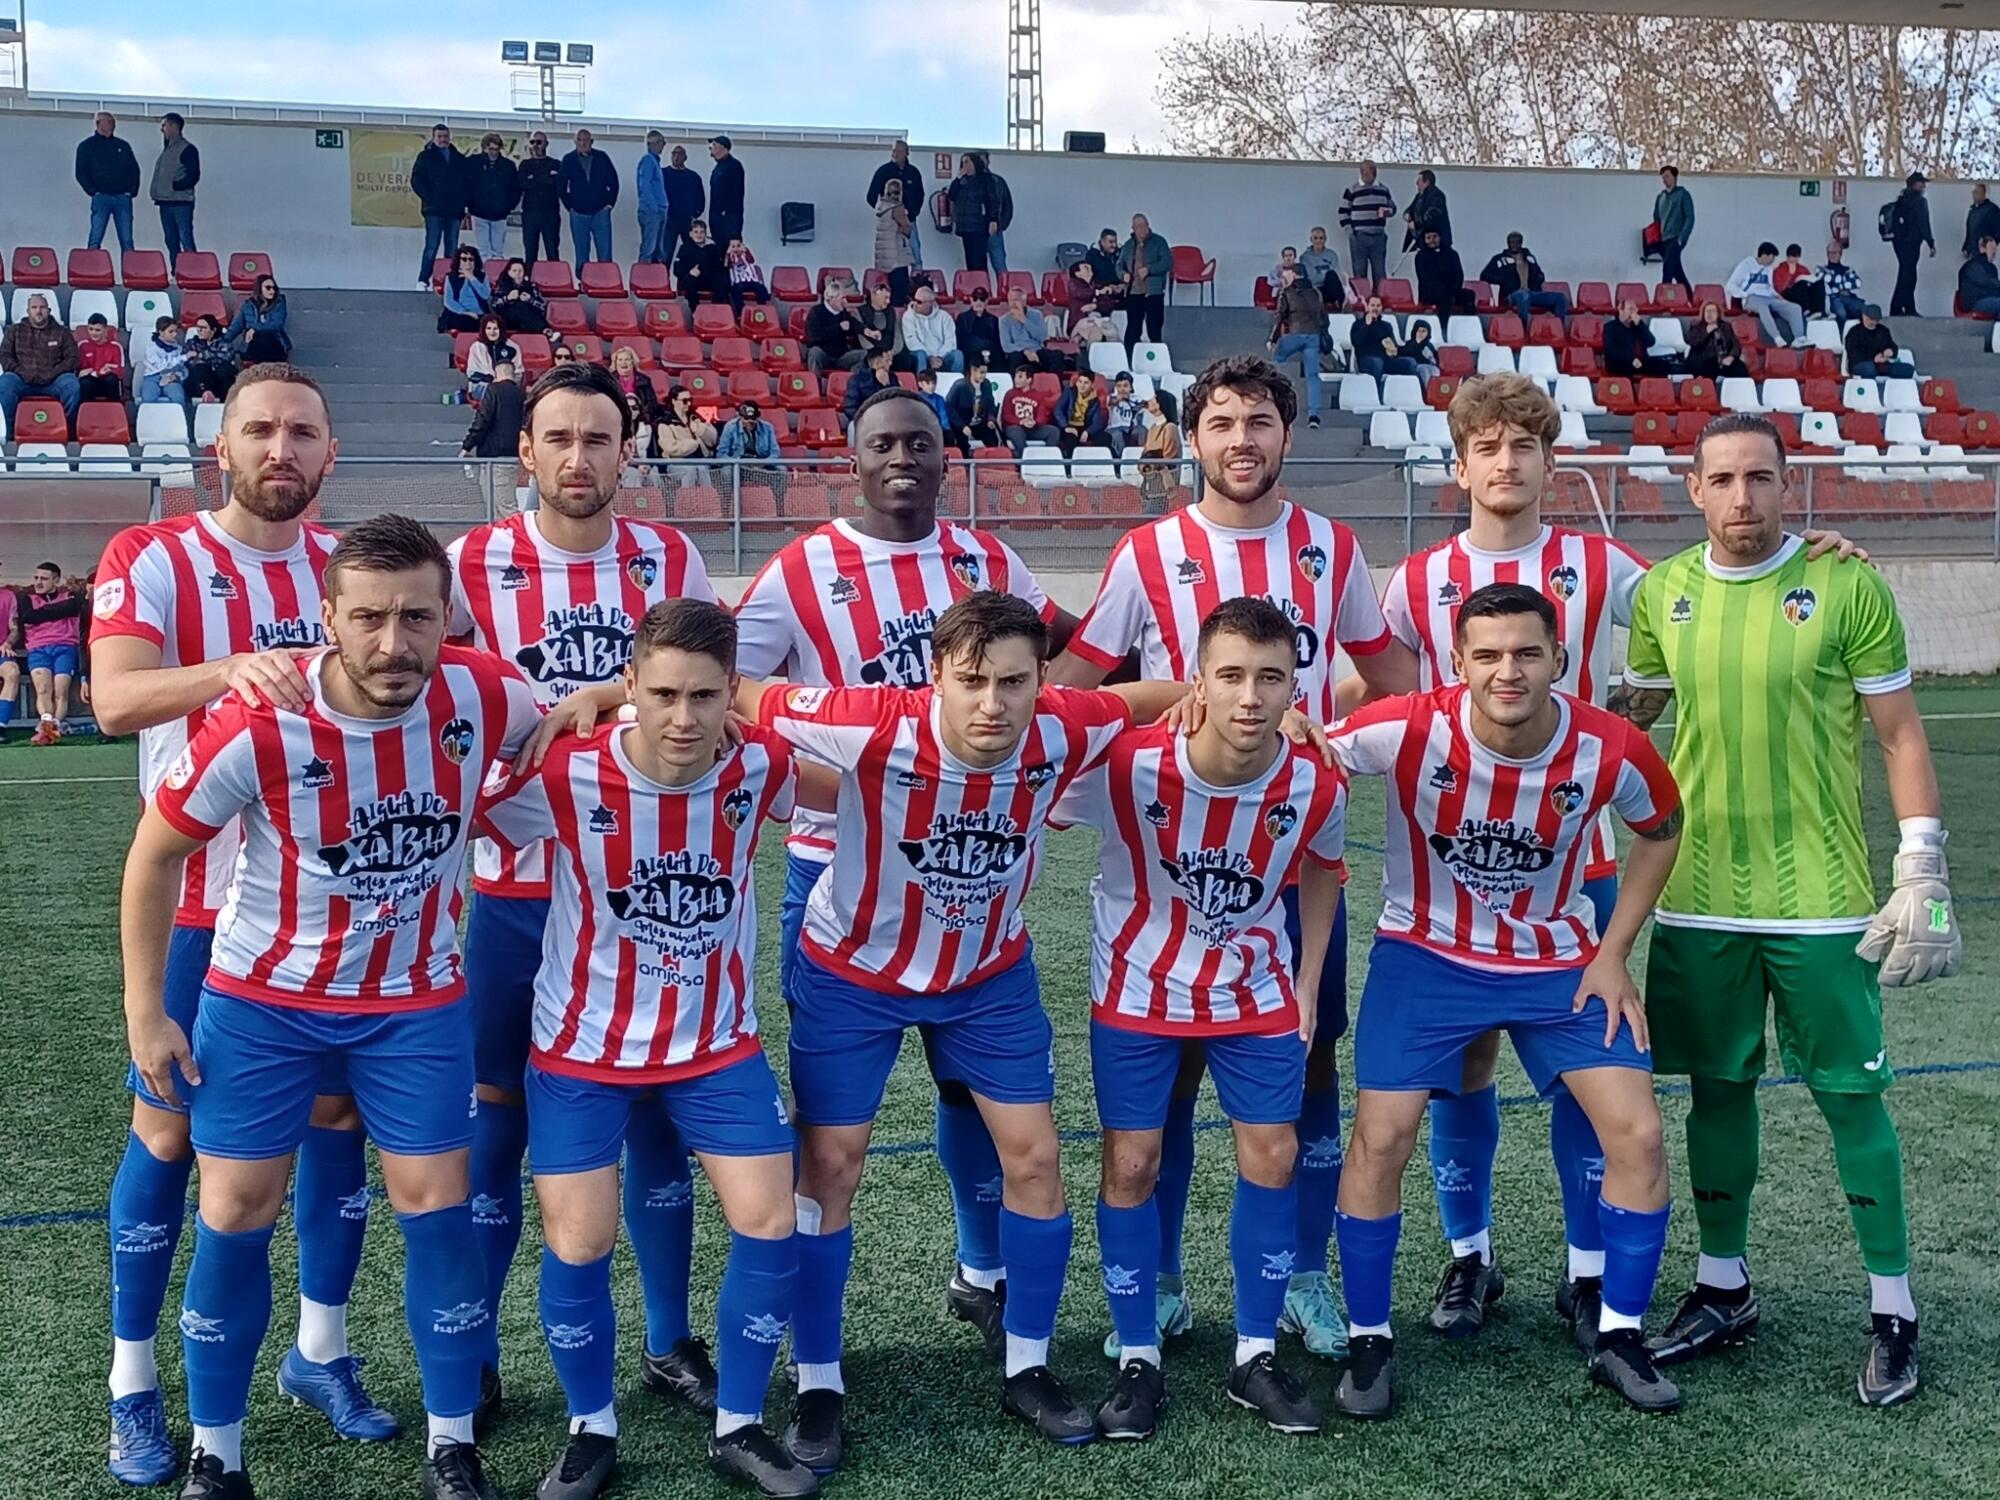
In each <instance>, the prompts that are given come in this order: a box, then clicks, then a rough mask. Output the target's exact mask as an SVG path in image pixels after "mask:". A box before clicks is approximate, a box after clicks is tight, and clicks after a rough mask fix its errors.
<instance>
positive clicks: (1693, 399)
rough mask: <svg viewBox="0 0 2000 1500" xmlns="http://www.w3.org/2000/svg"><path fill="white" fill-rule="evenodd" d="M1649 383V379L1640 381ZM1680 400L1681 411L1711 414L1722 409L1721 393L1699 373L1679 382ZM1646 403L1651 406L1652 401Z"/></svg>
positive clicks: (1711, 381)
mask: <svg viewBox="0 0 2000 1500" xmlns="http://www.w3.org/2000/svg"><path fill="white" fill-rule="evenodd" d="M1651 383H1652V382H1650V381H1641V382H1640V384H1641V385H1650V384H1651ZM1661 384H1663V385H1664V384H1667V382H1665V381H1662V382H1661ZM1680 402H1681V410H1682V411H1702V412H1708V413H1710V414H1711V415H1713V414H1715V413H1719V412H1720V411H1721V410H1722V395H1721V393H1720V392H1718V391H1717V390H1716V388H1715V382H1714V381H1713V380H1707V379H1704V378H1702V377H1701V376H1699V375H1697V376H1695V377H1694V379H1692V380H1684V381H1682V382H1681V388H1680ZM1646 404H1647V405H1648V406H1651V405H1653V404H1654V403H1653V402H1650V401H1648V402H1647V403H1646Z"/></svg>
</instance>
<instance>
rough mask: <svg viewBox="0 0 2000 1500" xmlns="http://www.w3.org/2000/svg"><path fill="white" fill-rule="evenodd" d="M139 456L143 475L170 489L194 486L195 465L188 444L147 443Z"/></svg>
mask: <svg viewBox="0 0 2000 1500" xmlns="http://www.w3.org/2000/svg"><path fill="white" fill-rule="evenodd" d="M144 409H145V408H144V407H141V408H140V410H142V411H143V410H144ZM139 455H140V464H139V472H140V473H141V474H144V475H146V476H148V477H149V478H154V479H158V480H159V481H160V483H161V484H163V485H166V486H167V487H169V488H188V487H191V486H192V485H193V484H194V465H193V463H192V462H190V461H189V455H188V446H187V444H186V443H147V444H146V445H145V446H144V447H143V448H141V449H140V450H139Z"/></svg>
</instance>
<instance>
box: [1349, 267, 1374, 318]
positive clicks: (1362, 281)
mask: <svg viewBox="0 0 2000 1500" xmlns="http://www.w3.org/2000/svg"><path fill="white" fill-rule="evenodd" d="M1347 285H1348V290H1349V292H1350V293H1351V295H1350V296H1349V297H1348V299H1347V301H1348V306H1350V307H1352V308H1353V309H1354V310H1355V311H1356V312H1359V311H1360V310H1361V309H1362V308H1363V307H1365V306H1366V305H1367V302H1368V299H1369V298H1370V297H1372V296H1374V295H1375V283H1374V282H1372V281H1370V280H1369V279H1368V278H1367V277H1366V276H1350V277H1349V278H1348V279H1347Z"/></svg>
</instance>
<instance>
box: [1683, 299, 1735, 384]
mask: <svg viewBox="0 0 2000 1500" xmlns="http://www.w3.org/2000/svg"><path fill="white" fill-rule="evenodd" d="M1687 369H1688V373H1689V374H1690V375H1705V376H1707V377H1708V378H1709V379H1710V380H1725V379H1733V378H1737V377H1741V376H1747V375H1748V374H1749V373H1750V369H1749V366H1747V365H1745V364H1744V363H1743V342H1742V340H1740V339H1738V338H1737V337H1736V330H1735V329H1734V328H1731V327H1730V326H1729V320H1728V319H1727V318H1725V317H1723V316H1722V307H1721V305H1720V304H1719V303H1715V302H1704V303H1702V305H1701V313H1700V315H1699V316H1698V317H1697V319H1696V320H1695V325H1694V330H1693V331H1692V332H1691V333H1689V334H1688V354H1687Z"/></svg>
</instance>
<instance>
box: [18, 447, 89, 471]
mask: <svg viewBox="0 0 2000 1500" xmlns="http://www.w3.org/2000/svg"><path fill="white" fill-rule="evenodd" d="M14 472H15V473H16V474H34V475H36V476H37V477H39V478H43V479H54V478H56V477H57V476H58V475H64V474H70V473H73V472H74V470H73V469H72V468H71V467H70V461H69V449H67V448H65V447H64V446H63V445H62V444H61V443H23V444H21V446H20V447H18V448H16V449H15V450H14Z"/></svg>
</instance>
